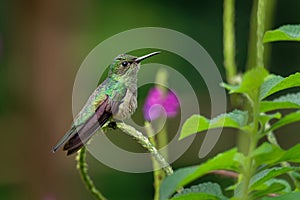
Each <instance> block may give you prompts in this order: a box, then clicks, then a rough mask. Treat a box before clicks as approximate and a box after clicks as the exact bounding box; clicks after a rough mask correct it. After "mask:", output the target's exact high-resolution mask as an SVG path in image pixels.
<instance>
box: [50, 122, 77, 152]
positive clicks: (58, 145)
mask: <svg viewBox="0 0 300 200" xmlns="http://www.w3.org/2000/svg"><path fill="white" fill-rule="evenodd" d="M75 132H76V127H75V126H74V125H73V126H72V128H71V129H70V130H69V131H68V132H67V133H66V134H65V135H64V137H63V138H62V139H61V140H60V141H59V142H58V143H57V144H56V145H55V146H54V147H53V148H52V152H53V153H55V152H56V151H57V150H58V149H59V148H60V147H61V146H62V145H63V144H65V143H66V142H67V141H68V140H69V138H70V137H71V136H72V135H74V134H75Z"/></svg>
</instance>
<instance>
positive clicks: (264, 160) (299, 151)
mask: <svg viewBox="0 0 300 200" xmlns="http://www.w3.org/2000/svg"><path fill="white" fill-rule="evenodd" d="M251 156H252V157H253V158H254V159H255V164H256V166H260V165H263V164H265V165H270V166H272V165H277V164H279V163H281V162H283V161H287V162H300V144H297V145H295V146H293V147H291V148H290V149H288V150H284V149H281V148H280V147H278V146H275V145H273V144H270V143H267V142H265V143H263V144H262V145H260V146H259V147H258V148H256V149H255V151H254V152H253V154H251Z"/></svg>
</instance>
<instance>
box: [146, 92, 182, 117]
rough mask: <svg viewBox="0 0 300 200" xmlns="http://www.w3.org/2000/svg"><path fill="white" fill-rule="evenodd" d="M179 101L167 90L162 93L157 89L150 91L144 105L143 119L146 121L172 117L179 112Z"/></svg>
mask: <svg viewBox="0 0 300 200" xmlns="http://www.w3.org/2000/svg"><path fill="white" fill-rule="evenodd" d="M179 106H180V103H179V100H178V98H177V96H176V94H175V93H174V92H173V91H171V90H168V91H166V93H165V94H164V91H163V90H162V89H161V88H159V87H154V88H152V89H150V91H149V93H148V96H147V98H146V101H145V104H144V108H143V111H144V118H145V119H146V120H148V121H150V120H154V119H157V118H158V117H160V116H161V115H163V114H164V115H166V116H167V117H174V116H176V115H177V113H178V110H179Z"/></svg>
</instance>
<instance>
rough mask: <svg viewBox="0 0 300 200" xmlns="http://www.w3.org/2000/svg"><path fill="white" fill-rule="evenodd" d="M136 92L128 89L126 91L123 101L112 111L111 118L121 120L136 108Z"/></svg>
mask: <svg viewBox="0 0 300 200" xmlns="http://www.w3.org/2000/svg"><path fill="white" fill-rule="evenodd" d="M136 98H137V94H136V92H132V91H130V90H129V89H128V90H127V91H126V94H125V97H124V99H123V101H122V102H121V103H120V104H119V105H118V107H117V108H116V109H115V110H114V112H113V118H115V119H117V120H123V119H126V118H129V117H130V116H131V115H132V114H133V113H134V111H135V110H136V108H137V99H136Z"/></svg>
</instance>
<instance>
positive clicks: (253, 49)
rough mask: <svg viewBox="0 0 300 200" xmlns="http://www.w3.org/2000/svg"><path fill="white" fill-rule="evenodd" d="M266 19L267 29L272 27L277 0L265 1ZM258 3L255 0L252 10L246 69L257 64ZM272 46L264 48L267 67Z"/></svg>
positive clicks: (265, 25)
mask: <svg viewBox="0 0 300 200" xmlns="http://www.w3.org/2000/svg"><path fill="white" fill-rule="evenodd" d="M264 3H265V4H266V5H265V12H266V13H265V19H264V27H265V30H267V29H270V28H271V26H272V24H273V19H274V14H275V12H274V11H275V8H276V3H277V0H272V1H265V2H264ZM257 4H258V0H254V1H253V5H252V11H251V20H250V34H249V42H248V56H247V63H246V69H251V68H253V67H256V66H257V65H256V64H257V58H256V56H257ZM270 52H271V48H270V45H267V46H265V48H264V64H265V67H267V66H268V63H269V57H270Z"/></svg>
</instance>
